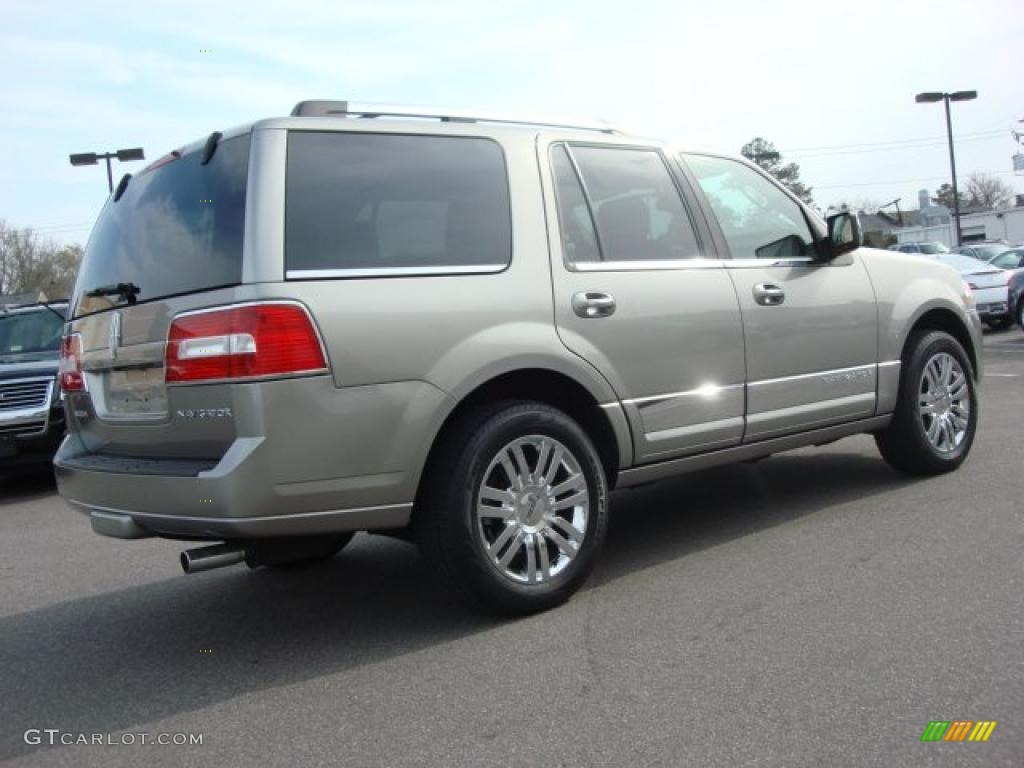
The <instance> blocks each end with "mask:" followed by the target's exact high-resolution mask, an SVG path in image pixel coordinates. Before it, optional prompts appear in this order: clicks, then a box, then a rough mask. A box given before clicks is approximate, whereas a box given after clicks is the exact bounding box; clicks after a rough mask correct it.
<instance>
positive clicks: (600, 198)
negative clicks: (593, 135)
mask: <svg viewBox="0 0 1024 768" xmlns="http://www.w3.org/2000/svg"><path fill="white" fill-rule="evenodd" d="M571 151H572V154H573V156H574V157H575V159H576V163H577V165H578V166H579V169H580V173H581V174H582V176H583V184H584V186H585V188H586V193H587V195H588V196H589V198H590V206H591V208H592V210H593V211H594V218H595V219H596V220H597V232H598V235H599V236H600V246H601V254H602V256H603V257H604V260H605V261H646V260H651V259H693V258H700V257H701V256H702V254H701V252H700V247H699V246H698V245H697V238H696V236H695V235H694V232H693V225H692V224H691V223H690V217H689V216H688V215H687V213H686V209H685V208H684V207H683V201H682V198H680V196H679V190H678V189H676V186H675V184H674V183H673V181H672V177H671V175H670V174H669V172H668V168H666V167H665V162H664V161H663V160H662V159H661V155H659V154H658V153H657V152H655V151H653V150H644V149H618V148H612V147H577V146H574V147H572V149H571Z"/></svg>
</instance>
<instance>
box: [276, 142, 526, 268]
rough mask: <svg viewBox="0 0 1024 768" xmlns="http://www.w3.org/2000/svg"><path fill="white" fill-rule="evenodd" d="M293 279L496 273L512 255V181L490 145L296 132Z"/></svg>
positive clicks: (289, 251)
mask: <svg viewBox="0 0 1024 768" xmlns="http://www.w3.org/2000/svg"><path fill="white" fill-rule="evenodd" d="M286 195H287V203H286V208H287V214H286V219H285V259H286V263H287V274H288V277H297V278H302V277H318V276H321V277H333V276H337V277H345V276H359V275H363V274H382V275H387V274H394V275H401V274H423V273H428V274H429V273H441V274H443V273H459V272H497V271H500V270H502V269H504V268H505V267H506V266H507V265H508V263H509V260H510V259H511V254H512V221H511V215H510V212H509V191H508V175H507V173H506V170H505V159H504V155H503V153H502V151H501V148H500V147H499V146H498V145H497V144H496V143H495V142H493V141H490V140H489V139H480V138H464V137H451V136H405V135H397V134H374V133H341V132H323V133H321V132H307V131H293V132H292V133H290V134H289V137H288V170H287V180H286Z"/></svg>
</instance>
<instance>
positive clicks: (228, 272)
mask: <svg viewBox="0 0 1024 768" xmlns="http://www.w3.org/2000/svg"><path fill="white" fill-rule="evenodd" d="M201 159H202V151H198V150H197V151H194V152H190V153H188V154H185V155H179V154H177V153H171V154H170V155H168V156H167V157H166V158H164V159H162V160H158V161H157V162H155V163H153V164H152V165H151V166H149V168H147V169H146V170H144V171H142V172H141V173H140V174H139V175H138V176H135V177H133V178H132V179H131V181H130V182H129V183H128V186H127V187H126V188H125V190H124V194H123V196H122V197H121V199H120V200H118V201H116V202H115V201H114V199H113V197H111V199H110V200H108V201H107V204H106V206H105V207H104V208H103V211H102V212H101V213H100V217H99V220H98V221H97V222H96V227H95V229H93V233H92V236H91V237H90V238H89V244H88V246H87V247H86V249H85V257H84V258H83V260H82V270H81V273H80V274H79V276H78V282H77V284H76V285H75V297H74V299H73V300H72V301H73V302H74V303H73V306H74V308H75V310H74V314H75V317H80V316H82V315H86V314H89V313H91V312H99V311H101V310H104V309H110V308H112V307H114V306H117V305H118V304H123V303H125V302H129V303H135V302H143V301H149V300H152V299H158V298H161V297H165V296H174V295H178V294H182V293H191V292H193V291H201V290H209V289H211V288H218V287H223V286H228V285H236V284H238V283H239V282H241V279H242V237H243V230H244V226H245V191H246V180H247V167H248V162H249V134H248V133H247V134H245V135H243V136H239V137H236V138H232V139H225V140H223V141H221V142H220V144H219V145H218V146H217V150H216V152H214V154H213V157H212V158H211V159H210V162H209V163H208V164H207V165H203V164H202V163H201ZM118 286H121V287H122V288H124V289H125V290H121V291H119V290H118V288H117V287H118Z"/></svg>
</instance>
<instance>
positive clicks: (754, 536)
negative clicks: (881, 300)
mask: <svg viewBox="0 0 1024 768" xmlns="http://www.w3.org/2000/svg"><path fill="white" fill-rule="evenodd" d="M985 358H986V359H985V365H986V377H985V379H984V381H983V384H982V401H981V426H980V429H979V433H978V436H977V440H976V443H975V446H974V450H973V453H972V455H971V457H970V459H969V460H968V462H967V463H966V464H965V465H964V466H963V467H962V468H961V470H960V471H958V472H956V473H954V474H951V475H946V476H943V477H939V478H931V479H925V480H922V479H911V478H907V477H903V476H900V475H898V474H896V473H895V472H893V471H892V470H890V469H889V468H888V467H887V466H886V465H885V464H884V463H883V462H882V461H881V459H880V458H879V457H878V454H877V452H876V451H875V448H874V444H873V442H872V440H871V439H870V438H868V437H863V436H862V437H856V438H850V439H847V440H843V441H841V442H838V443H835V444H832V445H829V446H826V447H823V448H818V449H807V450H800V451H796V452H793V453H789V454H782V455H779V456H775V457H772V458H770V459H768V460H765V461H762V462H759V463H757V464H742V465H737V466H730V467H723V468H719V469H715V470H710V471H706V472H702V473H698V474H693V475H689V476H685V477H682V478H678V479H675V480H670V481H666V482H664V483H661V484H658V485H652V486H646V487H643V488H639V489H635V490H631V491H622V492H617V493H616V494H615V495H614V496H613V506H612V527H611V531H610V534H609V539H608V543H607V547H606V549H605V552H604V554H603V557H602V559H601V562H600V563H599V565H598V567H597V570H596V571H595V573H594V575H593V577H592V578H591V580H590V582H589V583H588V585H587V587H586V588H585V589H584V590H583V591H582V592H581V593H579V594H578V595H577V596H576V597H575V598H574V599H573V600H572V601H571V602H569V603H568V604H567V605H565V606H564V607H561V608H559V609H556V610H554V611H551V612H549V613H546V614H543V615H540V616H535V617H531V618H528V619H525V620H519V621H500V620H496V619H493V618H487V617H481V616H477V615H474V614H472V613H469V612H467V611H465V610H463V609H462V608H460V607H459V606H458V605H456V604H454V603H453V602H452V601H451V600H450V599H449V598H448V596H447V595H445V594H444V593H443V592H442V591H441V590H440V589H439V588H438V587H436V586H435V584H434V583H433V581H432V580H431V579H430V578H429V574H427V573H426V571H425V569H424V566H423V565H422V563H421V561H420V559H419V558H418V556H417V554H416V551H415V549H414V548H413V547H411V546H410V545H408V544H404V543H402V542H398V541H394V540H391V539H385V538H381V537H371V536H359V537H357V538H356V540H355V541H354V542H353V543H352V545H350V547H349V548H348V549H346V550H345V552H343V553H342V554H341V555H339V556H338V557H337V558H335V559H334V560H332V561H330V562H327V563H322V564H318V565H315V566H312V567H308V568H305V569H298V570H288V571H282V572H272V571H269V570H266V569H261V570H256V571H250V570H248V569H246V568H245V567H244V566H238V567H233V568H226V569H221V570H218V571H212V572H209V573H204V574H198V575H195V576H189V577H185V576H183V575H182V574H181V571H180V568H179V566H178V562H177V555H178V552H179V551H180V549H181V547H180V546H179V545H178V544H176V543H175V542H169V541H159V540H144V541H135V542H120V541H114V540H109V539H104V538H101V537H98V536H95V535H93V534H92V533H91V531H90V530H89V525H88V522H87V520H86V518H84V517H83V516H81V515H78V514H76V513H75V512H72V511H70V510H69V509H68V508H67V507H66V506H65V505H64V504H63V502H61V501H60V499H59V498H57V497H56V495H55V493H54V490H53V485H52V481H51V480H49V479H48V478H47V477H46V476H45V475H42V476H33V477H21V478H16V479H8V480H5V481H2V482H0V595H2V599H0V683H2V685H0V692H2V696H0V760H3V761H4V763H5V764H6V763H9V764H12V765H33V766H58V765H61V766H63V765H66V766H93V765H95V766H120V765H131V766H135V765H147V766H164V765H180V764H185V763H188V764H205V765H213V766H229V765H241V764H245V765H252V766H258V765H280V766H306V765H335V766H551V767H555V766H623V767H625V766H634V765H636V766H645V768H647V767H649V766H691V765H692V766H741V765H764V766H775V765H779V766H846V765H850V766H896V765H899V766H910V765H936V766H943V765H950V766H952V765H957V766H961V765H979V766H981V765H983V766H1003V765H1006V766H1011V765H1012V766H1020V765H1022V764H1024V568H1022V552H1024V480H1022V475H1024V442H1022V440H1021V437H1022V435H1024V418H1022V417H1024V334H1022V333H1021V331H1020V330H1016V329H1015V330H1012V331H1007V332H1003V333H992V334H987V335H986V352H985ZM932 720H942V721H945V720H974V721H978V720H995V721H997V722H998V725H997V726H996V727H995V729H994V731H993V732H992V735H991V737H990V739H989V741H988V742H987V743H983V744H978V743H922V742H921V741H920V739H921V735H922V732H923V731H924V729H925V727H926V726H927V725H928V723H929V721H932ZM28 729H40V730H42V729H58V730H59V731H60V732H61V733H64V734H70V735H71V737H72V738H77V735H78V734H86V735H87V736H89V735H90V734H94V733H99V734H104V738H107V737H106V734H112V735H113V736H112V738H113V739H114V740H121V739H122V737H123V735H124V734H129V733H130V734H139V733H145V734H148V735H149V737H152V738H155V736H156V735H157V734H160V733H167V734H176V733H190V734H202V739H203V743H202V745H201V746H176V745H166V746H158V745H148V744H147V745H142V744H140V743H138V742H139V737H135V741H136V743H135V744H131V745H124V744H118V745H116V746H101V745H80V744H79V745H70V746H61V745H57V746H49V745H48V744H47V743H46V741H45V740H43V743H41V744H28V743H26V740H25V736H24V734H25V731H26V730H28ZM45 738H47V736H46V734H42V735H41V740H42V739H45ZM56 738H58V739H59V738H60V737H59V736H58V737H56ZM67 738H68V737H65V739H67Z"/></svg>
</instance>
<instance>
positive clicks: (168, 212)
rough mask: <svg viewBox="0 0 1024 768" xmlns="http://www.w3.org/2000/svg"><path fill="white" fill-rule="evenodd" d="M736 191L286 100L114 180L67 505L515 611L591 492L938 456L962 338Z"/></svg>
mask: <svg viewBox="0 0 1024 768" xmlns="http://www.w3.org/2000/svg"><path fill="white" fill-rule="evenodd" d="M860 242H861V241H860V232H859V225H858V223H857V220H856V218H855V217H852V216H851V215H850V214H847V213H840V214H837V215H836V216H833V217H831V218H830V219H829V220H828V221H827V222H824V221H821V220H820V219H819V218H818V216H817V215H816V214H815V213H814V212H813V211H811V210H810V209H808V208H807V207H805V206H804V205H802V204H801V203H800V201H799V200H797V199H796V198H794V197H793V196H792V195H791V194H789V192H787V191H786V190H785V189H784V188H782V187H780V186H779V185H778V184H777V183H776V182H775V181H773V180H772V179H771V178H770V177H768V176H766V175H765V174H764V173H762V172H761V171H760V170H759V169H758V168H756V167H755V166H752V165H750V164H748V163H745V162H743V161H741V160H738V159H734V158H728V157H721V156H718V155H712V154H703V153H695V152H687V151H685V150H680V149H677V148H674V147H672V146H671V145H668V144H664V143H661V142H658V141H652V140H648V139H643V138H639V137H636V136H632V135H628V134H625V133H622V132H620V131H618V130H616V129H614V128H611V127H609V126H607V125H605V124H602V123H593V124H576V125H574V124H571V123H568V122H559V121H546V120H543V119H537V120H531V119H522V118H516V117H512V116H507V115H482V114H475V113H463V112H456V111H450V110H449V111H432V110H412V109H403V108H397V107H383V106H378V105H368V106H357V105H355V104H351V103H347V102H322V101H320V102H303V103H301V104H299V105H298V106H297V107H296V108H295V110H294V111H293V113H292V116H291V117H287V118H274V119H269V120H262V121H260V122H257V123H255V124H253V125H248V126H245V127H243V128H239V129H235V130H231V131H226V132H224V133H223V134H222V133H220V132H217V133H214V134H213V135H211V136H210V137H209V138H207V139H205V140H203V141H199V142H197V143H195V144H192V145H190V146H186V147H183V148H181V149H179V150H176V151H174V152H171V153H170V154H169V155H167V156H166V157H163V158H162V159H160V160H157V161H156V162H155V163H153V164H152V165H151V166H149V167H148V168H146V169H145V170H144V171H142V172H141V173H139V174H138V175H137V176H135V177H133V178H132V177H127V176H126V177H125V178H124V179H123V180H122V181H121V183H120V184H119V185H118V188H117V191H116V192H115V193H114V194H113V195H112V196H111V198H110V200H109V201H108V202H107V204H106V206H105V208H104V209H103V211H102V213H101V214H100V218H99V221H98V222H97V224H96V227H95V229H94V231H93V233H92V236H91V238H90V241H89V244H88V248H87V251H86V254H85V259H84V263H83V266H82V270H81V273H80V276H79V279H78V284H77V286H76V288H75V292H74V297H73V300H72V305H71V306H72V314H71V320H70V322H69V325H68V329H67V330H68V333H67V335H66V337H65V338H64V341H63V349H62V356H63V362H62V371H61V380H62V386H63V390H64V392H65V397H66V407H67V419H68V427H69V433H70V434H69V436H68V438H67V439H66V440H65V442H64V443H63V445H62V446H61V448H60V451H59V453H58V456H57V458H56V468H57V475H58V480H59V485H60V492H61V493H62V494H63V496H64V497H65V498H66V499H67V500H68V501H69V502H70V503H71V504H72V505H73V506H74V507H75V508H77V509H79V510H81V511H82V512H84V513H85V514H87V515H88V516H89V517H90V518H91V521H92V527H93V529H94V530H95V531H96V532H97V533H100V534H103V535H106V536H115V537H119V538H125V539H132V538H139V537H146V536H164V537H167V538H173V539H184V540H196V541H206V542H219V543H215V544H208V545H207V546H204V547H201V548H197V549H193V550H189V551H186V552H184V553H183V554H182V564H183V566H184V568H185V570H186V571H197V570H203V569H207V568H211V567H216V566H221V565H227V564H231V563H238V562H241V561H243V560H244V561H246V562H248V563H249V564H250V565H252V566H256V565H268V566H276V565H282V564H289V563H295V562H298V561H308V560H315V559H318V558H323V557H328V556H330V555H332V554H334V553H335V552H336V551H338V550H339V549H341V548H342V547H343V546H344V545H345V544H346V543H347V542H348V541H349V539H350V538H351V537H352V535H353V533H354V532H356V531H374V532H380V533H391V534H392V535H398V536H404V537H408V538H412V539H414V540H415V541H416V542H417V543H418V544H419V545H420V547H421V549H422V551H423V553H424V555H425V556H426V557H427V558H428V559H429V561H430V562H431V564H432V565H433V566H434V567H435V570H436V571H438V572H439V573H440V574H442V575H443V576H444V577H446V578H447V580H448V582H449V583H450V584H451V586H452V589H453V591H456V592H458V593H460V594H462V595H464V596H466V597H468V598H470V599H471V600H473V601H475V602H476V603H477V604H479V605H482V606H484V607H487V608H490V609H494V610H500V611H505V612H510V613H525V612H530V611H536V610H541V609H544V608H547V607H550V606H552V605H555V604H557V603H558V602H560V601H563V600H565V599H566V598H568V597H569V595H571V594H572V593H573V592H574V591H575V590H576V589H577V588H579V586H580V585H581V584H582V583H583V581H584V579H585V578H586V576H587V573H588V572H589V571H590V569H591V567H592V566H593V565H594V562H595V558H596V557H597V555H598V552H599V550H600V549H601V544H602V541H603V539H604V537H605V530H606V527H607V521H608V503H609V502H608V493H609V490H610V489H613V488H623V487H628V486H633V485H637V484H639V483H647V482H650V481H652V480H658V479H661V478H666V477H671V476H673V475H677V474H679V473H682V472H689V471H691V470H696V469H702V468H704V467H710V466H713V465H716V464H722V463H726V462H733V461H739V460H747V459H753V458H758V457H763V456H767V455H769V454H772V453H776V452H779V451H785V450H789V449H792V448H797V447H800V446H806V445H819V444H822V443H827V442H830V441H833V440H836V439H838V438H841V437H845V436H847V435H853V434H857V433H864V432H867V433H872V434H874V435H875V437H876V439H877V442H878V446H879V448H880V449H881V453H882V455H883V457H884V458H885V459H886V460H887V461H888V462H889V463H890V464H892V465H893V466H895V467H897V468H898V469H900V470H904V471H908V472H912V473H919V474H934V473H939V472H945V471H948V470H952V469H954V468H956V467H957V466H959V464H960V463H961V462H962V461H963V460H964V459H965V457H966V456H967V453H968V451H969V450H970V447H971V443H972V440H973V438H974V432H975V427H976V424H977V419H978V403H977V394H976V382H977V378H978V376H979V375H980V368H981V360H980V349H981V346H980V324H979V320H978V316H977V314H976V312H975V311H974V309H973V303H972V302H973V299H972V296H971V293H970V290H969V289H968V288H967V287H966V286H965V285H964V283H963V282H962V281H961V279H960V276H959V275H958V274H957V273H956V272H954V271H953V270H952V269H951V268H949V267H946V266H943V265H941V264H937V263H928V262H926V261H924V260H922V259H920V258H919V257H913V256H906V255H903V254H900V253H892V252H886V251H876V250H872V249H868V248H863V247H860Z"/></svg>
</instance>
